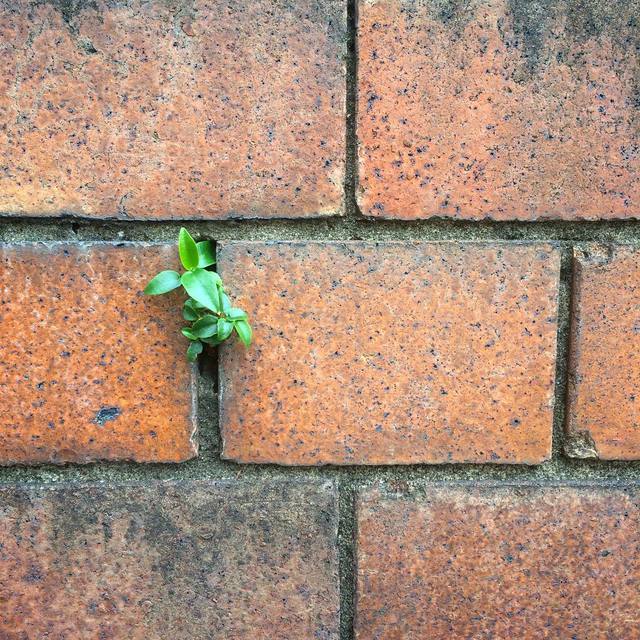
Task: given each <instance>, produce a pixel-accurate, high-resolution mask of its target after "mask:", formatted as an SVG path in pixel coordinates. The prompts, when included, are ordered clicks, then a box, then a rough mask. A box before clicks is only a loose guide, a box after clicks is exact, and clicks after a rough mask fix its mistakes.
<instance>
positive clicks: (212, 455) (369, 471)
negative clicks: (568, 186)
mask: <svg viewBox="0 0 640 640" xmlns="http://www.w3.org/2000/svg"><path fill="white" fill-rule="evenodd" d="M63 4H64V6H65V7H71V8H75V7H76V5H77V3H76V2H65V3H63ZM443 4H446V3H443ZM453 4H454V5H455V3H453ZM514 4H517V5H521V6H522V1H521V0H519V1H517V2H514ZM591 4H593V2H591ZM348 11H349V14H348V15H349V37H348V43H347V45H348V46H347V48H348V57H347V114H348V116H347V150H346V165H347V166H346V178H345V215H344V217H342V218H330V219H312V220H289V221H287V220H238V221H212V222H211V221H210V222H206V221H189V222H188V223H185V224H186V226H188V228H189V229H190V230H191V231H192V232H193V233H194V235H196V236H197V237H198V239H205V238H208V239H212V240H214V241H222V240H225V241H229V240H303V241H304V240H370V241H385V240H459V241H464V240H481V241H482V240H484V241H492V240H513V241H551V242H554V243H556V244H557V245H558V246H559V247H560V249H561V252H562V267H561V283H560V296H559V320H558V358H557V370H556V387H555V411H554V426H553V440H554V442H553V457H552V459H551V460H550V461H548V462H546V463H543V464H541V465H538V466H524V465H489V464H482V465H475V464H460V465H413V466H406V467H404V466H371V467H363V466H356V467H335V466H326V467H319V468H300V467H279V466H275V465H241V464H235V463H232V462H227V461H224V460H221V459H220V449H221V447H220V433H219V429H218V422H217V413H218V412H217V409H218V407H217V395H216V392H215V388H216V383H217V380H216V367H215V362H214V361H213V360H212V359H210V360H209V361H208V362H205V363H203V364H201V368H200V379H199V387H200V398H199V405H198V415H199V440H200V456H199V457H198V458H197V459H196V460H192V461H190V462H186V463H182V464H176V465H171V464H146V465H145V464H136V463H127V462H123V463H108V462H102V463H94V464H89V465H77V464H69V465H65V466H61V467H56V466H52V465H44V466H39V467H28V466H18V467H2V468H0V483H12V484H13V483H28V484H41V483H55V482H63V481H64V482H95V483H106V484H108V483H115V482H118V483H120V482H130V481H150V480H160V479H162V480H166V479H174V480H178V479H200V478H228V479H235V478H245V479H248V480H250V481H255V482H263V481H269V480H272V479H280V478H300V479H310V478H322V479H331V480H333V481H335V482H336V484H337V486H338V487H339V509H340V522H339V531H338V546H339V548H338V553H339V558H340V589H341V611H340V618H341V622H340V640H352V639H353V637H354V635H353V617H354V604H355V597H354V593H355V588H354V580H355V544H354V536H355V531H356V525H355V512H354V502H355V497H356V495H357V492H358V491H359V490H361V489H363V488H365V487H368V486H371V485H374V484H377V483H381V484H382V485H383V486H384V487H385V488H386V489H387V490H390V491H393V492H397V491H401V492H408V493H414V494H422V493H424V492H425V491H427V490H428V488H429V487H430V486H433V485H434V484H439V483H443V482H448V483H471V484H475V483H478V482H483V483H485V484H511V485H513V484H515V485H518V484H535V485H557V484H559V483H564V484H575V483H578V484H592V483H599V484H600V485H602V484H615V485H618V484H624V485H630V484H633V485H638V484H640V461H638V462H601V461H598V460H590V459H570V458H567V457H566V456H565V455H564V454H563V445H564V443H565V441H564V433H563V424H564V417H565V406H564V402H565V393H566V380H567V355H568V333H569V302H570V299H569V297H570V289H571V287H570V285H571V278H572V265H571V253H572V247H574V246H576V247H580V246H582V245H583V244H586V243H592V242H599V243H620V244H632V245H640V221H616V222H611V221H609V222H552V221H541V222H533V223H531V222H491V221H487V222H462V221H452V220H443V219H433V220H427V221H412V222H403V221H384V220H373V221H372V220H369V219H367V218H364V217H362V216H361V215H360V212H359V211H358V208H357V205H356V199H355V189H356V175H357V151H356V131H355V109H356V73H357V69H356V59H355V19H356V4H355V1H354V0H349V4H348ZM71 18H72V16H71V15H70V19H71ZM523 22H526V20H523ZM180 226H182V224H181V223H180V222H178V221H169V222H148V221H146V222H145V221H140V222H127V221H94V220H91V221H89V220H81V219H76V218H72V217H66V218H61V219H60V218H58V219H47V218H39V219H18V218H5V219H2V220H1V221H0V241H2V242H19V241H36V240H71V241H75V240H78V241H79V240H111V241H113V240H148V241H156V242H164V241H166V242H175V239H176V237H177V234H178V230H179V228H180Z"/></svg>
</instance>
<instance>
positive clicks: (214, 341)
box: [202, 334, 221, 347]
mask: <svg viewBox="0 0 640 640" xmlns="http://www.w3.org/2000/svg"><path fill="white" fill-rule="evenodd" d="M202 342H206V343H207V344H210V345H211V346H212V347H217V346H218V345H219V344H220V342H221V341H220V340H218V336H217V334H216V335H215V336H213V337H211V338H202Z"/></svg>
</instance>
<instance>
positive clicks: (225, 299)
mask: <svg viewBox="0 0 640 640" xmlns="http://www.w3.org/2000/svg"><path fill="white" fill-rule="evenodd" d="M220 301H221V303H222V311H223V312H224V313H229V309H231V300H229V296H228V295H227V294H226V293H225V292H224V291H222V292H221V293H220Z"/></svg>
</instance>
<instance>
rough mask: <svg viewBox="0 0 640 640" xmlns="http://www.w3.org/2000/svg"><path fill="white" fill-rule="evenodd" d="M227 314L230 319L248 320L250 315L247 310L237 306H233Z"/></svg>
mask: <svg viewBox="0 0 640 640" xmlns="http://www.w3.org/2000/svg"><path fill="white" fill-rule="evenodd" d="M226 314H227V318H229V320H246V319H247V317H248V316H247V313H246V311H243V310H242V309H238V308H237V307H232V308H231V309H229V310H228V311H227V312H226Z"/></svg>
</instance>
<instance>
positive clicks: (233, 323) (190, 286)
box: [144, 227, 252, 362]
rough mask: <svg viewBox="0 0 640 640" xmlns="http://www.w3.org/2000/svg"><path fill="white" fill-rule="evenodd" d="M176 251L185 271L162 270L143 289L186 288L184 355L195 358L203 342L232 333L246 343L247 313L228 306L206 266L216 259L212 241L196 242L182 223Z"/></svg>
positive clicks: (248, 333)
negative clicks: (187, 343)
mask: <svg viewBox="0 0 640 640" xmlns="http://www.w3.org/2000/svg"><path fill="white" fill-rule="evenodd" d="M178 253H179V254H180V261H181V262H182V266H183V267H184V268H185V269H186V272H185V273H183V274H182V275H180V274H179V273H178V272H177V271H161V272H160V273H159V274H158V275H157V276H156V277H155V278H153V280H151V282H149V284H148V285H147V286H146V287H145V290H144V292H145V293H146V294H148V295H150V296H157V295H160V294H163V293H169V291H173V290H174V289H177V288H178V287H183V288H184V289H185V291H186V292H187V295H188V296H189V297H188V298H187V300H186V302H185V303H184V305H183V307H182V316H183V317H184V319H185V320H186V321H187V322H189V323H190V324H189V326H188V327H184V328H183V329H182V335H184V336H185V338H187V339H188V340H189V341H190V343H189V347H188V348H187V359H188V360H189V361H190V362H195V360H196V359H197V357H198V356H199V355H200V354H201V353H202V351H203V350H204V345H205V344H209V345H212V346H217V345H219V344H220V343H221V342H224V341H225V340H227V339H228V338H229V337H231V335H232V334H233V333H236V334H237V336H238V338H239V339H240V341H241V342H242V343H243V344H244V345H245V347H248V346H249V345H250V344H251V337H252V331H251V325H250V324H249V322H248V320H247V314H246V313H245V312H244V311H243V310H242V309H238V308H237V307H232V306H231V301H230V300H229V296H228V295H227V294H226V293H225V291H224V286H223V284H222V280H221V279H220V276H219V275H218V274H217V273H216V272H215V271H209V270H208V267H211V266H212V265H214V264H215V262H216V259H215V255H214V249H213V245H212V244H211V242H209V241H208V240H206V241H203V242H196V241H195V240H194V239H193V238H192V237H191V235H190V234H189V232H188V231H187V230H186V229H185V228H184V227H183V228H182V229H180V235H179V237H178Z"/></svg>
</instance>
